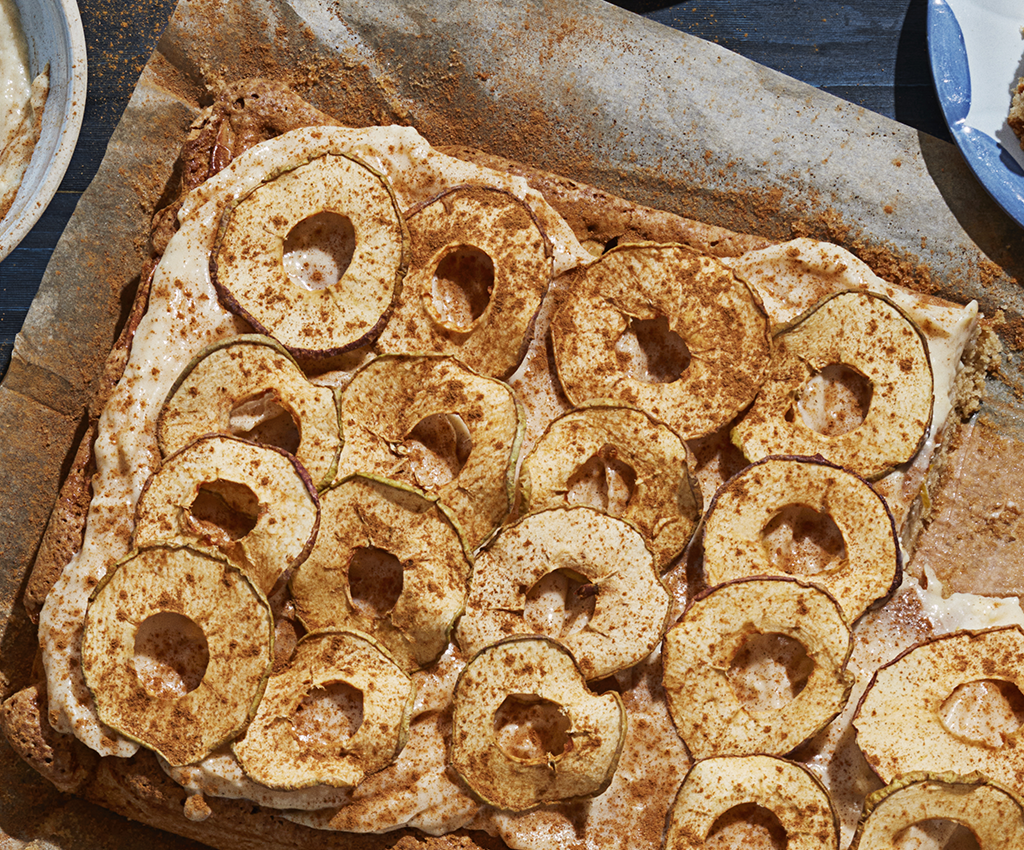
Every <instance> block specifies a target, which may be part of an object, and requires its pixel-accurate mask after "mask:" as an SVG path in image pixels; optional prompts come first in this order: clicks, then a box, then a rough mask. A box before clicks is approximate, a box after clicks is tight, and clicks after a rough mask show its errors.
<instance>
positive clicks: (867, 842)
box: [850, 773, 1024, 850]
mask: <svg viewBox="0 0 1024 850" xmlns="http://www.w3.org/2000/svg"><path fill="white" fill-rule="evenodd" d="M935 820H943V821H949V822H951V823H956V824H962V825H963V826H965V827H967V829H968V830H970V832H971V833H972V834H973V836H974V840H975V841H976V842H977V844H976V846H977V847H978V848H980V850H997V848H1000V850H1001V848H1004V847H1024V807H1022V804H1021V801H1020V798H1019V797H1018V796H1017V795H1016V794H1015V793H1014V792H1013V791H1011V790H1010V789H1009V788H1006V787H1004V786H1002V785H1000V784H998V783H996V782H993V781H991V780H990V779H986V778H985V777H984V776H981V775H980V774H971V775H970V776H957V775H956V774H953V773H937V774H929V773H911V774H908V775H907V776H903V777H901V778H899V779H898V780H896V781H895V782H893V783H892V784H891V785H888V786H886V787H885V788H881V789H879V790H878V791H875V792H874V793H873V794H871V795H870V796H869V797H868V799H867V801H866V802H865V804H864V815H863V817H862V819H861V822H860V824H859V825H858V827H857V833H856V835H855V836H854V839H853V843H852V844H851V845H850V850H890V848H892V847H896V846H897V841H899V839H900V838H901V833H904V832H905V831H906V830H908V829H909V828H911V827H913V826H914V825H915V824H918V823H922V822H924V821H935ZM900 846H902V845H900ZM943 846H945V845H943Z"/></svg>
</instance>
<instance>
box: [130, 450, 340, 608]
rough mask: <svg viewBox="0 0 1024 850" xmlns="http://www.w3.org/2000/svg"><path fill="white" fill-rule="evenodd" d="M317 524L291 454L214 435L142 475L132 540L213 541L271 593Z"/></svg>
mask: <svg viewBox="0 0 1024 850" xmlns="http://www.w3.org/2000/svg"><path fill="white" fill-rule="evenodd" d="M319 525H320V505H319V501H318V500H317V496H316V488H315V487H313V484H312V482H311V481H310V480H309V476H308V474H307V473H306V471H305V470H304V469H303V468H302V466H300V465H299V464H298V463H297V462H296V460H295V458H294V457H292V456H291V455H289V454H288V453H287V452H284V451H281V450H280V449H276V448H273V447H271V446H258V445H256V444H255V443H250V442H247V441H246V440H239V439H236V438H234V437H221V436H217V435H212V436H208V437H202V438H201V439H199V440H196V441H195V442H194V443H191V444H190V445H188V446H186V447H185V448H183V449H182V450H181V451H179V452H177V453H176V454H173V455H171V456H170V457H169V458H167V459H166V460H165V461H164V462H163V465H162V466H161V467H160V468H159V469H158V470H157V471H156V472H155V473H153V475H152V476H151V477H150V479H149V481H148V482H146V486H145V488H144V489H143V491H142V494H141V495H140V496H139V502H138V505H137V506H136V512H135V537H134V544H135V546H136V547H138V548H142V547H145V546H151V545H153V544H155V543H159V542H162V541H168V540H176V539H183V540H185V541H187V542H191V543H194V544H200V545H204V546H211V545H212V546H216V547H217V548H218V549H220V550H221V551H223V552H224V553H225V554H226V555H227V556H229V557H230V558H232V559H233V560H234V561H236V562H237V563H238V564H239V566H241V567H242V569H243V570H245V573H246V575H248V576H249V577H250V578H251V579H252V580H253V583H254V584H255V585H256V586H257V587H259V589H260V590H261V591H263V592H264V593H269V592H270V590H271V589H272V588H273V587H274V585H275V584H276V583H277V581H278V579H279V578H280V577H281V575H282V574H283V573H285V572H286V571H287V570H290V569H291V568H293V567H294V566H296V565H297V564H300V563H302V561H304V560H305V558H306V556H307V555H308V554H309V550H310V548H311V547H312V546H313V541H314V540H315V539H316V534H317V529H318V528H319Z"/></svg>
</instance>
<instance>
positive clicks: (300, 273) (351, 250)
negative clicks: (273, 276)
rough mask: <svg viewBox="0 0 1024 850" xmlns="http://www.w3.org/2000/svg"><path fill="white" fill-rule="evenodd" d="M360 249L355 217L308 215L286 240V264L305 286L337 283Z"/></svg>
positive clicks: (294, 279) (293, 279) (292, 276)
mask: <svg viewBox="0 0 1024 850" xmlns="http://www.w3.org/2000/svg"><path fill="white" fill-rule="evenodd" d="M355 251H356V231H355V228H354V227H353V226H352V220H351V219H350V218H349V217H348V216H344V215H341V214H340V213H336V212H330V211H324V212H319V213H317V214H316V215H311V216H309V217H308V218H304V219H303V220H302V221H300V222H299V223H298V224H296V225H295V226H294V227H293V228H292V229H291V230H290V231H289V232H288V236H287V237H286V238H285V240H284V257H283V258H282V262H283V264H284V270H285V273H286V274H287V275H288V279H289V280H291V282H292V283H293V284H295V285H296V286H300V287H302V288H303V289H308V290H311V291H312V290H316V289H326V288H327V287H329V286H334V285H335V284H336V283H337V282H338V281H339V280H341V278H342V277H343V276H344V274H345V271H346V270H347V269H348V267H349V265H350V264H351V262H352V257H353V255H354V254H355Z"/></svg>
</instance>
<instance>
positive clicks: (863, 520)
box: [703, 457, 903, 623]
mask: <svg viewBox="0 0 1024 850" xmlns="http://www.w3.org/2000/svg"><path fill="white" fill-rule="evenodd" d="M826 519H827V520H830V521H831V522H832V523H834V526H835V529H836V530H837V531H838V532H839V535H841V536H840V537H839V540H838V541H837V540H833V539H830V538H829V536H828V535H827V534H826V533H822V534H821V537H822V538H823V542H824V546H823V547H814V546H813V545H812V546H807V549H809V550H812V551H809V552H807V553H803V560H805V561H807V562H808V567H809V570H810V571H809V572H807V573H804V574H801V575H799V577H800V578H801V579H803V580H804V581H807V582H810V583H811V584H815V585H818V586H819V587H822V588H824V589H825V590H827V591H828V592H829V593H830V594H831V595H832V596H833V597H835V600H836V602H838V603H839V605H840V607H841V608H842V609H843V615H844V616H845V617H846V620H847V622H849V623H853V622H854V620H856V619H857V618H858V617H859V616H860V615H861V614H862V613H863V612H864V611H865V610H866V609H867V607H868V606H869V605H870V604H871V603H872V602H874V601H876V600H878V599H882V598H884V597H887V596H888V595H889V594H890V593H892V591H893V590H894V589H895V588H896V587H897V586H898V585H899V583H900V580H901V577H902V572H903V571H902V567H901V557H900V547H899V541H898V540H897V537H896V526H895V523H894V521H893V518H892V514H891V513H890V512H889V508H888V506H887V505H886V503H885V500H884V499H883V498H882V497H881V496H879V495H878V494H877V493H876V492H875V491H874V489H872V487H871V485H870V484H868V483H867V482H866V481H865V480H864V479H863V478H860V477H858V476H856V475H854V474H853V473H851V472H848V471H846V470H844V469H841V468H840V467H838V466H834V465H833V464H830V463H825V462H823V461H818V460H814V459H811V458H780V457H773V458H766V459H765V460H763V461H759V462H758V463H756V464H753V465H752V466H749V467H747V468H746V469H744V470H743V471H741V472H739V473H738V474H737V475H735V476H733V477H732V478H731V479H730V480H729V481H727V482H726V483H725V484H723V485H722V487H721V488H720V489H719V491H718V493H717V494H716V495H715V497H714V499H713V500H712V502H711V507H710V508H709V509H708V513H707V514H706V516H705V524H704V538H703V543H704V572H705V575H706V576H707V583H708V584H709V585H716V584H722V583H723V582H726V581H732V580H734V579H738V578H746V577H748V576H754V575H786V574H790V575H793V574H796V572H795V570H796V569H797V567H798V566H799V562H800V561H801V553H800V552H796V553H795V554H794V552H793V550H795V549H797V547H798V546H800V545H801V543H800V542H799V541H797V540H796V538H797V537H798V536H799V535H800V534H801V533H803V534H804V535H805V536H810V535H809V534H807V531H808V529H806V528H801V527H800V526H801V524H804V523H807V524H811V525H814V526H822V525H825V522H826ZM773 526H778V528H774V527H773ZM766 529H768V532H767V535H772V534H775V535H778V537H768V536H766ZM787 530H788V531H790V532H791V533H790V534H789V536H788V537H787V535H786V534H785V532H786V531H787ZM811 530H812V531H813V529H811ZM836 536H838V535H836ZM772 541H778V542H777V543H776V542H772ZM787 550H789V551H787ZM833 550H834V551H833ZM826 559H827V563H825V564H820V563H818V562H819V561H825V560H826ZM794 565H796V566H794Z"/></svg>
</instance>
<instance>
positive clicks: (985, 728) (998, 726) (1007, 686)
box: [939, 679, 1024, 749]
mask: <svg viewBox="0 0 1024 850" xmlns="http://www.w3.org/2000/svg"><path fill="white" fill-rule="evenodd" d="M939 719H940V720H941V721H942V725H943V726H944V727H945V728H946V731H948V732H949V733H950V734H951V735H953V736H955V737H957V738H960V739H961V740H965V741H969V742H971V743H972V744H981V745H983V746H986V747H991V748H993V749H998V748H1000V747H1002V746H1004V745H1005V743H1006V739H1007V738H1008V737H1009V736H1011V735H1013V734H1015V733H1016V732H1017V731H1018V730H1019V729H1020V728H1021V725H1022V724H1024V694H1022V693H1021V691H1020V689H1019V688H1018V687H1017V686H1016V685H1015V684H1013V683H1012V682H1006V681H1003V680H1000V679H979V680H977V681H974V682H964V683H963V684H962V685H958V686H957V687H956V689H955V690H954V691H953V693H951V694H950V695H949V696H948V697H946V699H945V700H944V701H943V703H942V705H941V706H940V707H939Z"/></svg>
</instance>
